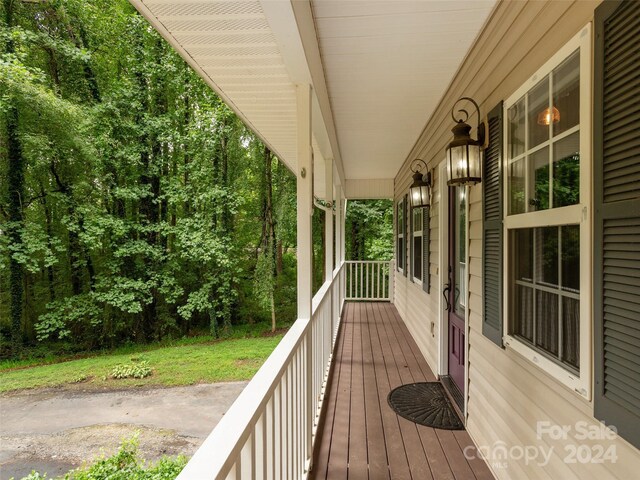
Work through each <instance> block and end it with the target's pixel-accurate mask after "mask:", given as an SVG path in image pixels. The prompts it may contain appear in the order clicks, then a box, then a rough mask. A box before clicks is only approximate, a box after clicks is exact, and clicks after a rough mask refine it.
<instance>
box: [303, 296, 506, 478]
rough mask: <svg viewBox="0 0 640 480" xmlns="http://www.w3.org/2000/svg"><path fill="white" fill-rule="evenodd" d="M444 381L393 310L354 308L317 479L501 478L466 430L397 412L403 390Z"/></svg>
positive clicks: (345, 328)
mask: <svg viewBox="0 0 640 480" xmlns="http://www.w3.org/2000/svg"><path fill="white" fill-rule="evenodd" d="M436 380H437V379H436V377H435V376H434V374H433V372H432V371H431V369H430V368H429V365H427V362H426V361H425V358H424V356H423V355H422V353H420V350H419V349H418V345H417V344H416V342H415V341H414V339H413V337H412V336H411V334H410V333H409V331H408V330H407V327H406V326H405V324H404V322H403V321H402V319H401V318H400V315H399V314H398V311H397V310H396V308H395V307H394V306H393V304H390V303H386V302H366V303H365V302H348V303H347V304H346V305H345V310H344V313H343V320H342V326H341V329H340V334H339V336H338V342H337V345H336V348H335V359H334V362H333V375H332V377H331V380H330V381H329V385H328V386H327V394H326V395H327V397H326V404H327V406H326V412H325V414H324V415H323V417H322V421H321V422H320V424H319V426H318V439H317V443H318V445H317V447H316V452H315V457H314V463H313V468H312V470H311V478H314V479H318V480H319V479H325V478H326V479H328V480H333V479H341V478H356V479H360V478H369V479H372V480H373V479H388V478H394V479H395V478H406V479H409V478H413V479H420V480H422V479H424V480H428V479H438V480H439V479H443V480H444V479H451V480H453V479H456V480H473V479H478V480H480V479H489V478H493V475H492V474H491V472H490V471H489V469H488V467H487V465H486V464H485V462H484V461H483V460H480V459H479V458H477V455H476V448H475V445H474V443H473V441H472V439H471V437H469V434H468V433H467V432H466V431H464V430H442V429H435V428H430V427H425V426H422V425H418V424H416V423H413V422H410V421H408V420H406V419H404V418H402V417H400V416H398V415H396V414H395V413H394V412H393V410H392V409H391V408H390V407H389V404H388V403H387V396H388V394H389V392H390V391H391V390H393V389H394V388H395V387H398V386H400V385H403V384H407V383H416V382H433V381H436ZM465 452H466V453H467V455H466V456H465Z"/></svg>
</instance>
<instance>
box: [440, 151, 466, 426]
mask: <svg viewBox="0 0 640 480" xmlns="http://www.w3.org/2000/svg"><path fill="white" fill-rule="evenodd" d="M445 165H446V163H445V162H444V161H443V162H441V163H440V165H439V167H438V178H439V180H438V190H439V191H438V198H439V204H440V211H439V212H438V242H439V244H438V247H439V248H438V257H439V258H438V264H439V265H438V273H439V275H438V298H439V300H438V305H439V311H440V315H439V317H440V318H439V319H438V320H439V326H438V333H439V335H438V336H439V341H438V372H437V373H438V376H442V375H448V374H449V317H448V312H447V310H446V309H445V302H444V297H443V296H442V291H443V290H444V286H445V284H446V283H447V280H448V275H447V272H448V267H449V258H448V257H449V248H448V245H449V195H448V189H449V187H448V185H447V170H446V167H445ZM469 194H470V191H469V187H466V192H465V195H466V198H467V201H466V219H467V224H466V229H467V235H466V236H465V262H466V264H467V269H466V275H465V278H464V280H463V281H464V284H465V291H466V298H465V302H466V308H465V314H464V387H465V388H464V391H463V392H462V396H463V399H464V411H463V412H462V413H463V417H464V418H463V419H462V420H463V423H464V424H465V425H466V421H467V409H468V399H469V334H470V328H469V307H470V306H469V297H470V293H469V270H470V264H469V257H470V255H469V244H470V241H469V224H470V222H469V204H470V201H469Z"/></svg>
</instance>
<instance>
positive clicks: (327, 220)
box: [324, 158, 334, 282]
mask: <svg viewBox="0 0 640 480" xmlns="http://www.w3.org/2000/svg"><path fill="white" fill-rule="evenodd" d="M324 165H325V170H324V172H325V173H324V178H325V187H324V188H325V201H326V202H327V205H330V208H329V209H328V210H326V211H325V212H324V245H325V256H324V270H325V274H324V281H325V282H329V281H331V279H332V278H333V268H334V265H333V204H334V197H333V158H327V159H326V160H325V161H324Z"/></svg>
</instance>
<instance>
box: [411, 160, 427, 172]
mask: <svg viewBox="0 0 640 480" xmlns="http://www.w3.org/2000/svg"><path fill="white" fill-rule="evenodd" d="M416 165H417V166H416ZM409 168H410V169H411V171H412V172H413V173H418V172H422V169H423V168H425V169H426V168H427V164H426V163H425V162H424V160H422V159H421V158H416V159H415V160H414V161H413V162H411V167H409Z"/></svg>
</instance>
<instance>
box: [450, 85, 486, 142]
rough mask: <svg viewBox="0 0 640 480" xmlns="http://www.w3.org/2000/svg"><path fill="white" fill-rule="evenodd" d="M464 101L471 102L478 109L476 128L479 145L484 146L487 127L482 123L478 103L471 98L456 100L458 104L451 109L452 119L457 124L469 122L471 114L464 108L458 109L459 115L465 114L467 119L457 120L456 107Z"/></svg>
mask: <svg viewBox="0 0 640 480" xmlns="http://www.w3.org/2000/svg"><path fill="white" fill-rule="evenodd" d="M463 100H466V101H468V102H470V103H471V104H472V105H473V106H474V107H476V113H477V115H478V117H477V118H478V123H477V126H476V134H477V136H478V145H484V140H485V125H484V122H481V121H480V107H479V106H478V104H477V103H476V101H475V100H474V99H473V98H471V97H460V98H459V99H458V100H456V102H455V103H454V104H453V107H452V108H451V118H453V121H454V122H456V123H465V122H466V121H467V120H469V116H470V115H469V112H467V111H466V110H465V109H463V108H459V109H458V113H464V115H465V117H464V118H456V114H455V112H456V105H458V104H459V103H460V102H462V101H463Z"/></svg>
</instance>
